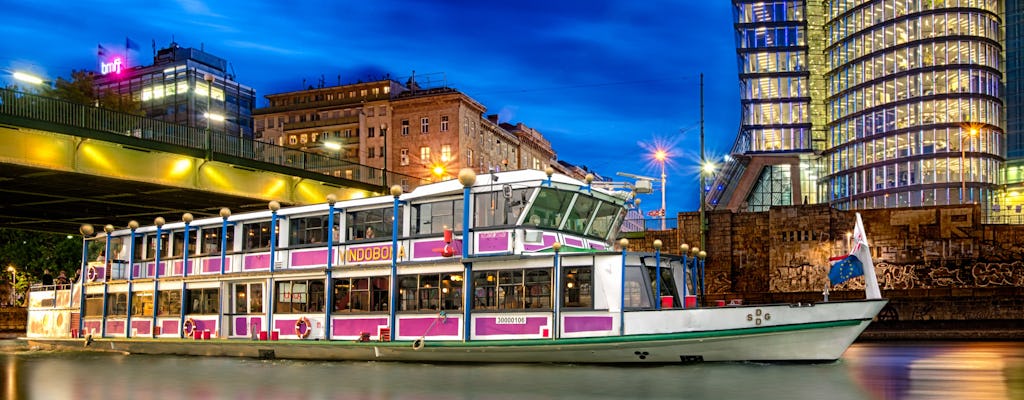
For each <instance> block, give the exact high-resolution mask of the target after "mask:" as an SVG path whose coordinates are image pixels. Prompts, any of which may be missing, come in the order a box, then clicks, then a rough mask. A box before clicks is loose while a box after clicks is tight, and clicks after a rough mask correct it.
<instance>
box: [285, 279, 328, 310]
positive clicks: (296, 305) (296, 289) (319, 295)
mask: <svg viewBox="0 0 1024 400" xmlns="http://www.w3.org/2000/svg"><path fill="white" fill-rule="evenodd" d="M275 293H277V297H276V298H275V301H276V303H275V307H274V312H276V313H282V314H289V313H307V312H323V311H324V299H325V292H324V281H322V280H296V281H281V282H277V290H276V292H275Z"/></svg>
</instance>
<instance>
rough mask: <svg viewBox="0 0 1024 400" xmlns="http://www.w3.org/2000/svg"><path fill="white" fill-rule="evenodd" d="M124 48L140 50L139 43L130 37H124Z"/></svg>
mask: <svg viewBox="0 0 1024 400" xmlns="http://www.w3.org/2000/svg"><path fill="white" fill-rule="evenodd" d="M124 48H126V49H128V50H133V49H134V50H139V44H138V43H136V42H135V41H134V40H132V39H131V38H129V37H125V38H124Z"/></svg>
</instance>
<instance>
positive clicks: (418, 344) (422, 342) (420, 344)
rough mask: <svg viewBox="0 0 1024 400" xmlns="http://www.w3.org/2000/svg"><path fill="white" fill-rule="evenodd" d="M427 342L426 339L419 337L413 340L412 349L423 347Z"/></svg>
mask: <svg viewBox="0 0 1024 400" xmlns="http://www.w3.org/2000/svg"><path fill="white" fill-rule="evenodd" d="M425 344H426V340H423V338H419V339H416V340H413V341H412V349H413V350H419V349H422V348H423V345H425Z"/></svg>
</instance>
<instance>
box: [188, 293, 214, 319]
mask: <svg viewBox="0 0 1024 400" xmlns="http://www.w3.org/2000/svg"><path fill="white" fill-rule="evenodd" d="M186 296H188V297H186V299H185V301H186V303H188V310H187V311H188V313H189V314H217V313H218V312H219V311H220V289H218V288H205V289H188V290H187V291H186Z"/></svg>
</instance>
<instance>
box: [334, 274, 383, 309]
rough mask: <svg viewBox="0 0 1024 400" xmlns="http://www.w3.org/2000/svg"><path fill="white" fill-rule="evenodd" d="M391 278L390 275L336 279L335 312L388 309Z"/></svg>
mask: <svg viewBox="0 0 1024 400" xmlns="http://www.w3.org/2000/svg"><path fill="white" fill-rule="evenodd" d="M389 280H390V279H389V278H388V277H373V278H341V279H335V280H334V282H333V286H334V288H333V290H334V294H333V299H334V312H361V311H387V310H388V304H389V303H388V302H389V301H390V299H389V297H388V293H390V291H389V289H390V283H389Z"/></svg>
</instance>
